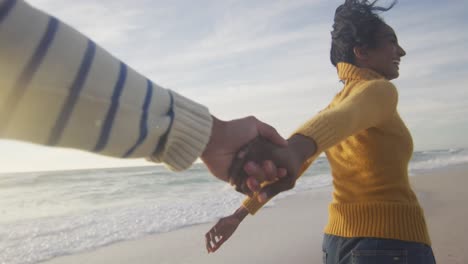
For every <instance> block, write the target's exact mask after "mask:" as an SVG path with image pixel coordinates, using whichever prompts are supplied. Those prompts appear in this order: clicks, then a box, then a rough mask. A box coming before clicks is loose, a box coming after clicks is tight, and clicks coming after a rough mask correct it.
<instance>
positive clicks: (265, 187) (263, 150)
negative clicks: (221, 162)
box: [229, 135, 316, 203]
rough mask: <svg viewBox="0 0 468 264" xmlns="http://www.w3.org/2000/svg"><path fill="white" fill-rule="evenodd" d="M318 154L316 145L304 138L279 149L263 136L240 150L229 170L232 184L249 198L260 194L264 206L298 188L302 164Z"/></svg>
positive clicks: (290, 141)
mask: <svg viewBox="0 0 468 264" xmlns="http://www.w3.org/2000/svg"><path fill="white" fill-rule="evenodd" d="M315 151H316V146H315V142H314V141H313V140H312V139H310V138H307V137H305V136H302V135H294V136H292V137H291V138H289V139H288V146H287V147H278V146H275V145H273V144H272V143H270V142H269V141H268V140H265V139H264V138H261V137H259V138H257V139H255V140H253V141H252V142H251V143H250V144H249V145H248V146H247V147H246V148H244V149H242V150H241V151H239V154H238V155H237V156H236V159H235V160H234V161H233V164H232V166H231V168H230V171H229V174H230V178H231V184H233V185H235V186H236V190H238V191H240V192H242V193H244V194H247V195H249V196H252V195H253V194H254V193H256V192H257V193H258V200H259V202H261V203H264V202H266V201H267V200H268V199H270V198H272V197H273V196H275V195H277V194H278V193H280V192H282V191H285V190H289V189H292V188H293V187H294V185H295V182H296V179H297V177H298V176H299V173H300V170H301V167H302V164H303V163H304V162H305V161H306V160H307V158H309V157H310V156H312V155H313V154H314V153H315ZM262 183H268V184H262Z"/></svg>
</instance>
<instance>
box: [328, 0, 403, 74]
mask: <svg viewBox="0 0 468 264" xmlns="http://www.w3.org/2000/svg"><path fill="white" fill-rule="evenodd" d="M377 1H378V0H375V1H373V2H369V1H368V0H346V1H345V3H344V4H342V5H340V6H339V7H338V8H337V9H336V11H335V18H334V23H333V31H332V32H331V35H332V44H331V50H330V60H331V63H332V64H333V65H334V66H336V64H338V62H347V63H351V64H354V60H355V58H354V52H353V48H354V47H362V46H367V47H369V48H375V47H376V45H377V42H376V38H375V35H376V33H377V31H378V30H379V28H380V26H382V25H383V24H385V22H384V21H383V20H382V18H380V17H379V16H378V13H379V12H385V11H388V10H390V9H391V8H392V7H393V6H394V5H395V4H396V3H397V1H396V0H394V1H393V2H392V4H391V5H389V6H388V7H380V6H376V5H375V4H376V3H377Z"/></svg>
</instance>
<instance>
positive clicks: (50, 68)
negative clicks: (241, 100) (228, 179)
mask: <svg viewBox="0 0 468 264" xmlns="http://www.w3.org/2000/svg"><path fill="white" fill-rule="evenodd" d="M0 69H1V75H2V76H1V78H0V138H4V139H14V140H23V141H29V142H32V143H36V144H42V145H48V146H58V147H66V148H75V149H81V150H85V151H91V152H95V153H99V154H103V155H108V156H113V157H121V158H142V157H145V158H147V159H149V160H152V161H155V162H164V163H166V164H167V165H168V166H169V167H170V168H171V169H173V170H182V169H185V168H187V167H189V166H190V165H191V164H192V163H193V161H194V160H195V159H196V158H197V157H199V156H200V155H201V153H202V151H203V150H204V149H205V147H206V145H207V143H208V141H209V138H210V134H211V128H212V118H211V115H210V114H209V112H208V109H207V108H206V107H204V106H202V105H200V104H197V103H195V102H193V101H191V100H189V99H187V98H184V97H183V96H181V95H179V94H177V93H175V92H173V91H170V90H168V89H164V88H162V87H159V86H158V85H156V84H155V83H153V82H152V81H150V80H148V79H146V78H145V77H144V76H142V75H141V74H139V73H137V72H136V71H134V70H133V69H131V68H130V67H128V66H127V65H125V64H124V63H122V62H121V61H119V60H117V59H116V58H114V57H113V56H112V55H111V54H109V53H108V52H107V51H106V50H104V49H102V48H101V47H99V46H98V45H96V43H94V42H93V41H92V40H90V39H88V38H87V37H85V36H84V35H83V34H81V33H79V32H78V31H76V30H75V29H73V28H71V27H70V26H68V25H66V24H64V23H63V22H61V21H60V20H58V19H56V18H54V17H51V16H49V15H48V14H46V13H44V12H42V11H39V10H37V9H35V8H33V7H31V6H30V5H28V4H27V3H26V2H24V1H21V0H3V1H0Z"/></svg>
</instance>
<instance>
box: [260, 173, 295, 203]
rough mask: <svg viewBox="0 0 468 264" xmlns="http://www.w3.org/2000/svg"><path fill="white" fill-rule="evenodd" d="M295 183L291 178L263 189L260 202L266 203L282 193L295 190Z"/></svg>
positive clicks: (283, 179)
mask: <svg viewBox="0 0 468 264" xmlns="http://www.w3.org/2000/svg"><path fill="white" fill-rule="evenodd" d="M294 184H295V181H294V180H292V179H290V178H282V179H281V180H279V181H277V182H275V183H272V184H270V185H267V186H265V187H263V188H262V189H261V190H260V191H259V195H258V198H257V199H258V201H259V202H260V203H266V202H267V201H268V200H269V199H271V198H273V197H274V196H275V195H277V194H278V193H280V192H283V191H286V190H290V189H292V188H294Z"/></svg>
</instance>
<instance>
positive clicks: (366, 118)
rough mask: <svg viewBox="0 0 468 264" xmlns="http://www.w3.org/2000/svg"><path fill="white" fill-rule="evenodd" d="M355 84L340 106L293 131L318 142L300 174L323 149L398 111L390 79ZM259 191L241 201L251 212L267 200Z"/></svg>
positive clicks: (395, 95)
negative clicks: (314, 151) (262, 200)
mask: <svg viewBox="0 0 468 264" xmlns="http://www.w3.org/2000/svg"><path fill="white" fill-rule="evenodd" d="M355 88H356V89H354V91H353V93H352V94H351V95H350V96H348V97H347V98H346V99H345V100H343V101H342V102H341V103H340V104H339V105H338V106H336V107H334V108H331V109H326V110H324V111H322V112H321V113H319V114H318V115H317V116H315V117H314V118H312V119H311V120H310V121H308V122H306V123H305V124H304V125H302V126H301V127H300V128H299V129H298V130H296V132H295V133H294V134H301V135H304V136H307V137H311V138H312V139H314V141H315V142H316V144H317V152H316V154H314V156H312V157H311V158H309V159H308V160H307V161H306V162H305V163H304V164H303V166H302V168H301V171H300V174H299V176H298V177H300V176H302V174H303V173H304V171H305V170H306V169H307V168H308V167H309V166H310V165H311V164H312V163H313V162H314V160H315V159H316V158H317V157H318V156H319V155H320V153H322V152H323V151H325V150H327V149H328V148H330V147H332V146H333V145H335V144H336V143H338V142H340V141H341V140H343V139H345V138H346V137H348V136H350V135H353V134H355V133H357V132H359V131H361V130H363V129H366V128H369V127H372V126H375V125H378V124H379V123H381V122H384V121H385V120H387V119H388V118H390V117H392V115H393V114H394V113H395V111H396V105H397V101H398V93H397V90H396V88H395V86H393V84H391V83H390V82H388V81H385V80H376V81H369V82H366V83H365V84H364V85H362V86H360V87H355ZM257 195H258V194H255V195H254V196H253V197H252V198H250V197H248V198H246V199H245V200H244V201H243V203H242V205H243V206H244V207H245V208H246V209H247V211H248V212H249V213H250V214H252V215H254V214H255V213H256V212H257V211H258V210H259V209H260V208H262V207H263V206H264V205H265V204H266V203H267V202H268V201H267V202H265V203H260V202H259V201H258V199H257Z"/></svg>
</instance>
